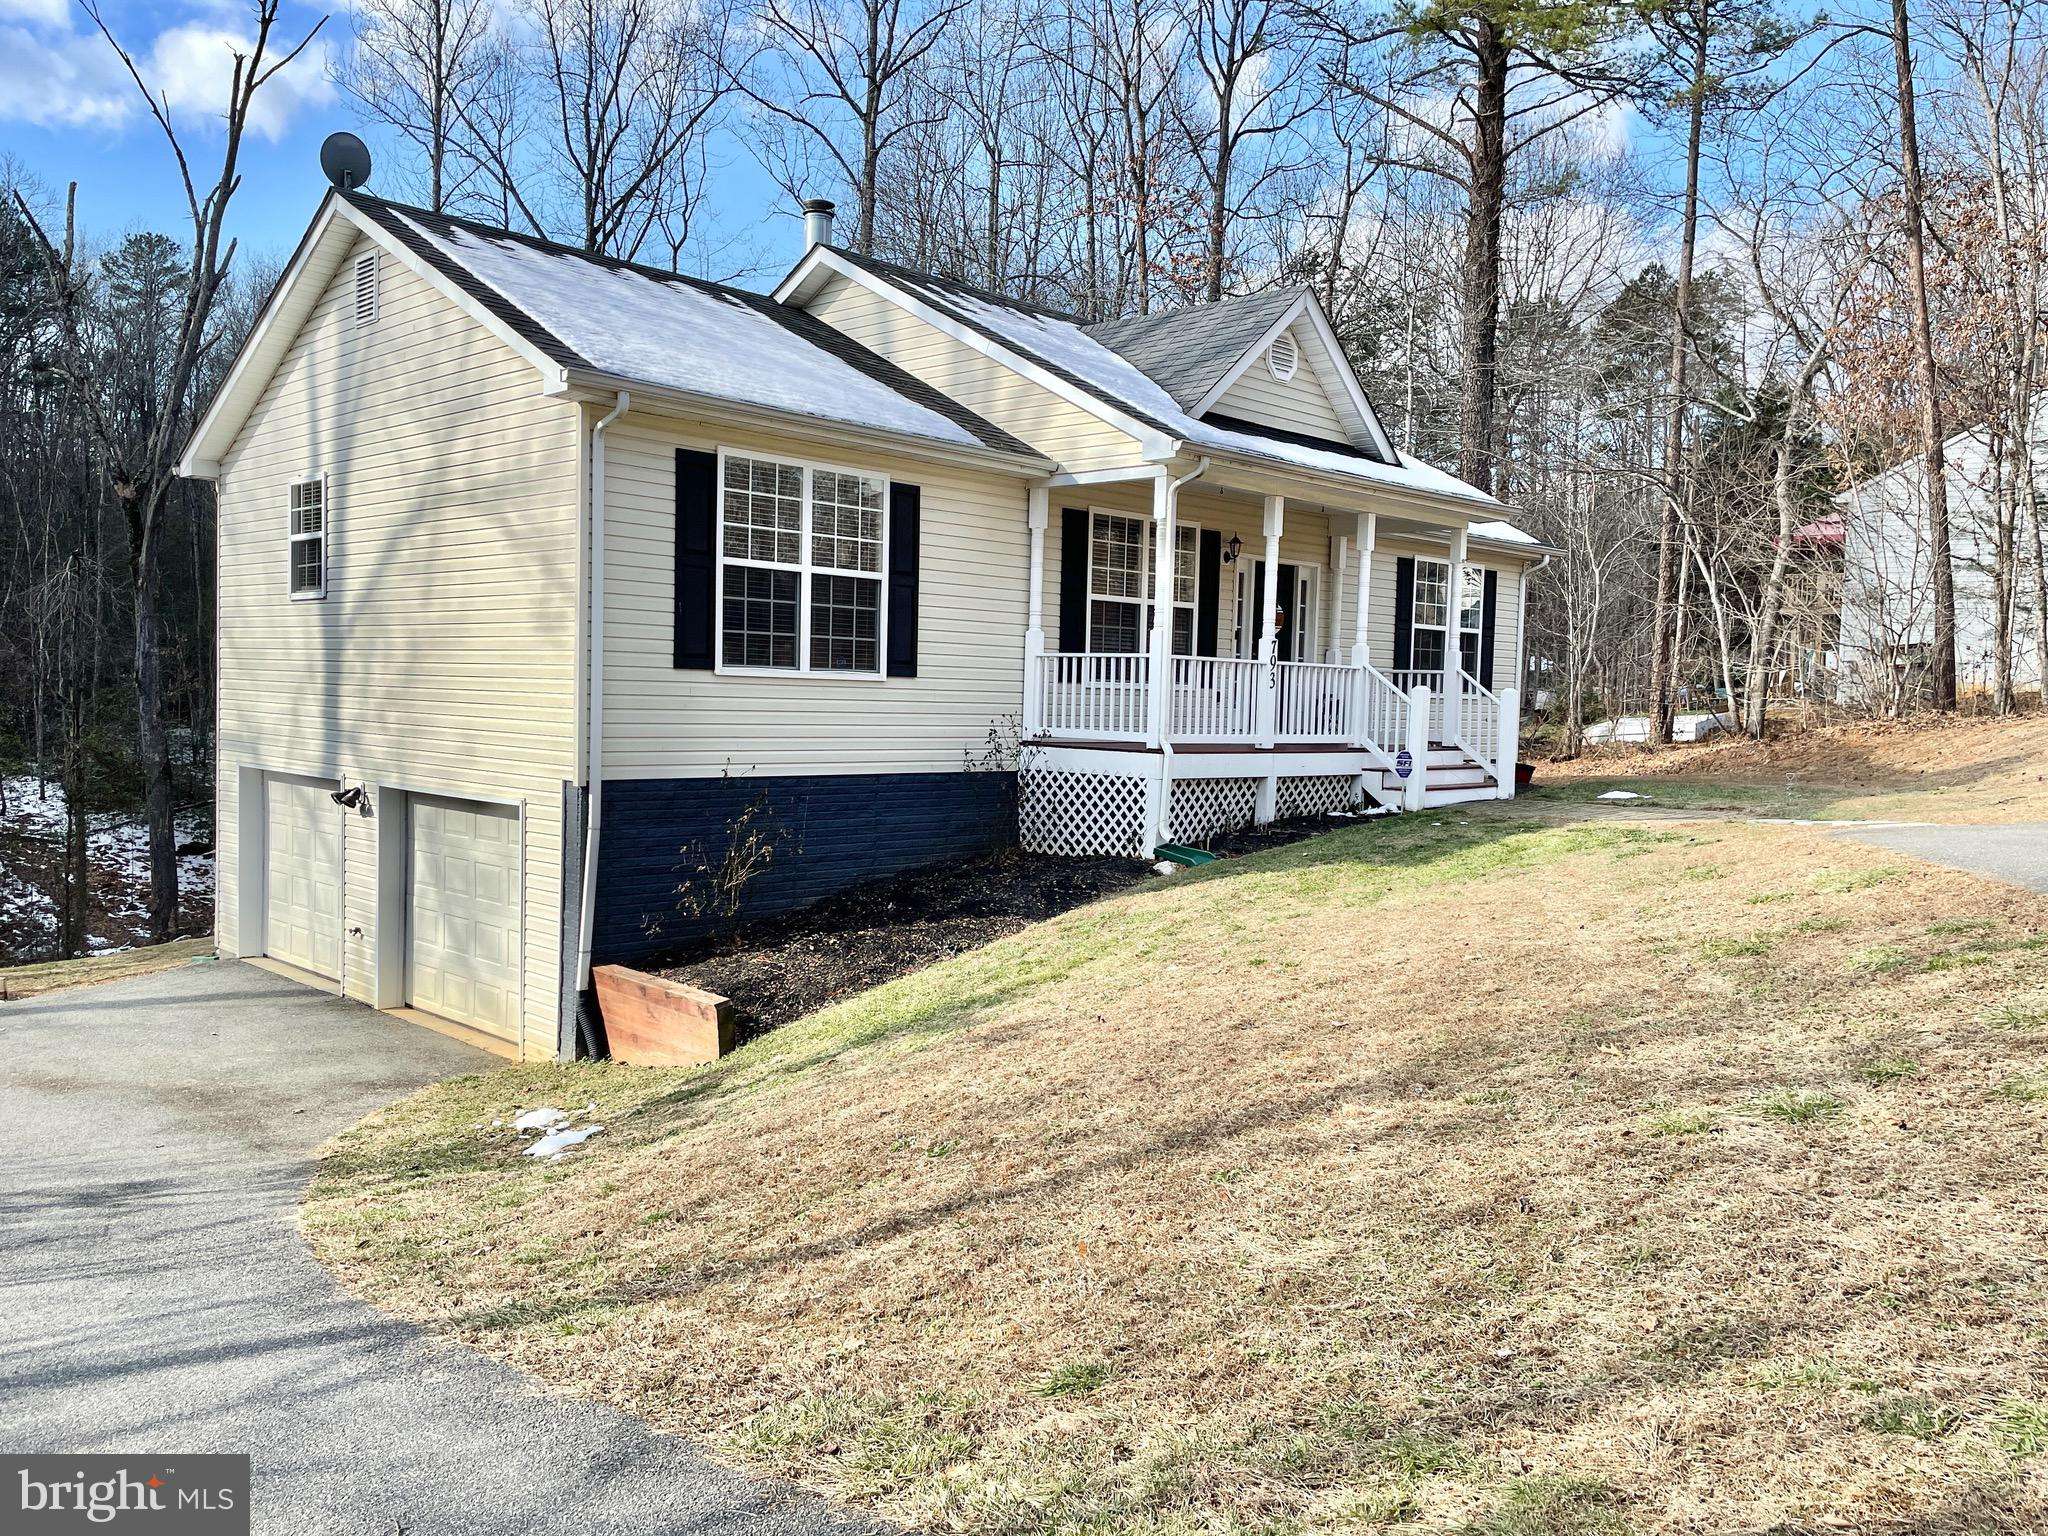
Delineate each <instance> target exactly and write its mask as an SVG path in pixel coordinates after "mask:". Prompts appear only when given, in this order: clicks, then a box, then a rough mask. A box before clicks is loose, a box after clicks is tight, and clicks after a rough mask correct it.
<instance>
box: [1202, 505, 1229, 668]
mask: <svg viewBox="0 0 2048 1536" xmlns="http://www.w3.org/2000/svg"><path fill="white" fill-rule="evenodd" d="M1222 590H1223V535H1222V534H1220V533H1218V532H1217V531H1216V530H1215V529H1214V528H1204V529H1203V530H1202V538H1201V558H1200V562H1199V572H1198V574H1197V576H1196V579H1195V654H1196V655H1197V656H1214V655H1215V654H1216V608H1217V599H1218V597H1220V596H1221V594H1222Z"/></svg>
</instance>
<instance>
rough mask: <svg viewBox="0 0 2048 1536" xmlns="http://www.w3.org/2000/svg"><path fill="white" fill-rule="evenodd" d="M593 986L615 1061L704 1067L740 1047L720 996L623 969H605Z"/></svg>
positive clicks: (728, 1008)
mask: <svg viewBox="0 0 2048 1536" xmlns="http://www.w3.org/2000/svg"><path fill="white" fill-rule="evenodd" d="M591 980H592V981H594V982H595V983H596V984H597V1009H598V1012H599V1013H600V1014H602V1015H603V1016H604V1033H605V1039H606V1040H607V1041H608V1042H609V1044H610V1046H611V1054H612V1060H613V1061H623V1062H628V1063H630V1064H631V1065H633V1066H636V1067H700V1066H702V1065H703V1064H704V1063H705V1062H707V1061H716V1060H718V1058H719V1057H721V1056H723V1055H725V1054H726V1052H728V1051H730V1050H731V1049H732V1048H733V1046H734V1045H735V1044H736V1043H737V1037H738V1034H739V1028H738V1026H737V1025H735V1024H734V1023H733V1019H732V1004H731V1003H729V1002H727V1001H726V1000H725V999H724V998H722V997H720V996H719V995H718V994H717V993H715V992H706V991H703V990H701V989H700V988H697V987H686V986H684V985H683V984H682V983H681V982H679V981H670V980H668V979H667V978H666V977H662V976H650V975H648V974H647V973H646V972H645V971H636V970H632V969H630V968H629V967H627V966H623V965H600V966H599V967H597V969H596V970H594V971H593V972H591Z"/></svg>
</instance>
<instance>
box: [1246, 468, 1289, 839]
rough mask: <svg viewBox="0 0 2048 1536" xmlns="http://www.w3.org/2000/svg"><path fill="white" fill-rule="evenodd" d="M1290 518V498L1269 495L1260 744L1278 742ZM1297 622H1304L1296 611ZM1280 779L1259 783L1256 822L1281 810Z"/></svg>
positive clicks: (1263, 585) (1269, 778)
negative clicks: (1280, 626)
mask: <svg viewBox="0 0 2048 1536" xmlns="http://www.w3.org/2000/svg"><path fill="white" fill-rule="evenodd" d="M1286 520H1287V500H1286V498H1285V497H1283V496H1268V497H1267V498H1266V520H1265V534H1266V575H1265V580H1264V581H1263V582H1262V583H1261V584H1260V591H1259V601H1260V602H1261V603H1263V604H1264V605H1265V615H1266V616H1265V622H1264V626H1263V628H1262V629H1261V631H1260V634H1259V692H1258V704H1257V709H1258V718H1257V730H1258V733H1259V742H1258V744H1259V745H1260V746H1262V747H1270V746H1272V745H1273V741H1274V730H1275V721H1276V717H1277V716H1278V714H1279V695H1280V673H1279V670H1278V668H1277V665H1276V663H1277V662H1278V661H1279V656H1280V649H1279V643H1278V639H1277V637H1276V636H1275V635H1274V633H1273V631H1274V628H1275V622H1274V621H1275V620H1276V619H1277V618H1278V617H1279V610H1280V531H1281V529H1282V528H1283V527H1284V526H1285V524H1286ZM1294 617H1295V622H1296V623H1299V622H1300V621H1301V615H1300V614H1296V615H1295V616H1294ZM1279 800H1280V780H1279V779H1278V777H1277V776H1275V775H1273V774H1270V773H1269V774H1267V775H1266V776H1265V778H1264V779H1262V780H1261V781H1260V783H1259V800H1258V805H1257V806H1256V807H1255V808H1254V809H1253V811H1252V819H1253V820H1254V821H1260V822H1266V821H1271V820H1272V819H1273V818H1274V816H1275V815H1277V814H1278V812H1279Z"/></svg>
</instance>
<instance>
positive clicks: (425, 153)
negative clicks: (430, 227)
mask: <svg viewBox="0 0 2048 1536" xmlns="http://www.w3.org/2000/svg"><path fill="white" fill-rule="evenodd" d="M349 21H350V25H351V29H352V31H353V32H354V36H355V41H354V43H353V45H352V46H351V47H350V48H349V50H348V51H347V52H345V53H343V54H341V55H339V56H338V57H337V59H336V61H335V62H334V64H333V66H332V70H331V72H332V74H333V77H334V82H335V84H337V85H338V86H340V87H341V89H342V90H343V91H345V92H347V93H348V95H349V96H350V98H352V99H353V100H354V101H355V103H356V105H357V107H358V108H359V109H360V110H361V111H362V113H363V115H364V116H366V117H368V118H369V119H371V120H372V121H373V122H377V123H381V124H383V125H384V126H385V127H387V128H390V129H392V130H393V131H394V132H396V133H397V134H398V135H399V136H400V137H402V138H403V139H405V140H406V141H407V142H408V143H409V144H411V145H412V147H413V148H414V150H415V151H416V152H417V153H418V155H419V156H420V159H421V161H422V163H423V169H424V171H425V180H426V194H427V206H428V207H429V208H431V209H433V210H434V211H435V212H436V213H439V212H441V211H442V210H443V209H444V208H446V207H447V206H448V205H449V203H450V201H451V199H453V198H455V197H457V196H459V194H460V192H461V191H462V188H463V185H464V183H465V180H466V179H467V176H468V175H473V174H474V172H475V170H476V168H477V166H476V162H475V160H474V159H473V158H471V159H469V160H468V163H467V165H466V166H465V163H464V162H465V157H464V155H463V153H462V140H463V137H464V135H465V132H466V130H467V125H468V123H469V122H470V121H471V119H472V118H473V117H474V116H475V115H476V113H477V112H478V110H479V108H480V106H481V104H482V97H483V95H484V93H485V92H486V91H487V90H488V89H489V88H490V85H491V73H492V67H493V63H494V58H495V55H496V53H497V51H498V48H497V44H498V38H497V36H496V27H495V13H494V11H493V7H492V3H491V0H356V3H355V5H354V7H353V8H352V10H351V11H350V13H349Z"/></svg>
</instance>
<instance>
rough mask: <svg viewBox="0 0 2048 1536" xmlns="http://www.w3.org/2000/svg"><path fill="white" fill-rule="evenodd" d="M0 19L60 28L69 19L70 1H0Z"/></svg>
mask: <svg viewBox="0 0 2048 1536" xmlns="http://www.w3.org/2000/svg"><path fill="white" fill-rule="evenodd" d="M0 17H6V18H7V19H9V20H12V21H32V22H36V23H39V24H40V25H43V26H46V27H61V26H63V25H64V24H65V23H66V22H68V21H69V20H70V19H71V0H0Z"/></svg>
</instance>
